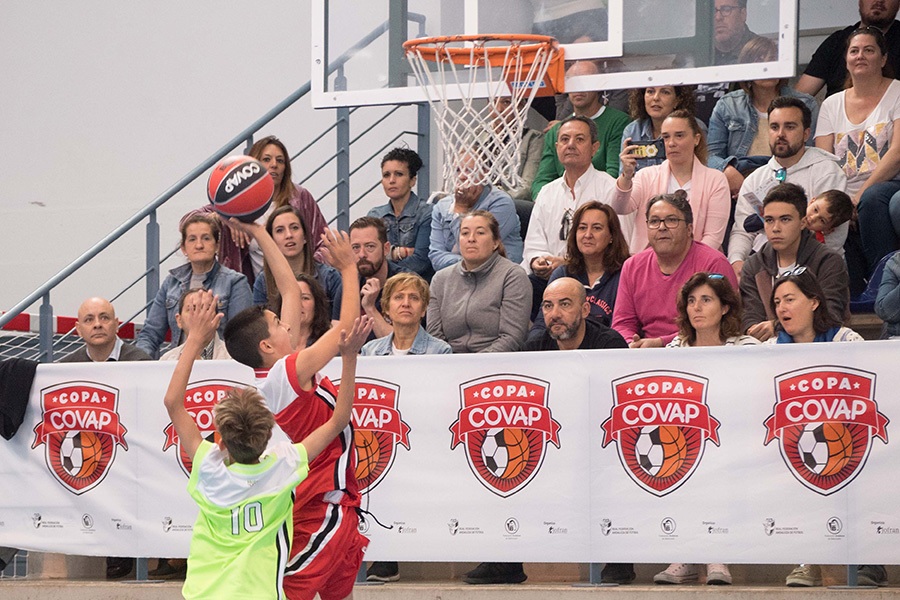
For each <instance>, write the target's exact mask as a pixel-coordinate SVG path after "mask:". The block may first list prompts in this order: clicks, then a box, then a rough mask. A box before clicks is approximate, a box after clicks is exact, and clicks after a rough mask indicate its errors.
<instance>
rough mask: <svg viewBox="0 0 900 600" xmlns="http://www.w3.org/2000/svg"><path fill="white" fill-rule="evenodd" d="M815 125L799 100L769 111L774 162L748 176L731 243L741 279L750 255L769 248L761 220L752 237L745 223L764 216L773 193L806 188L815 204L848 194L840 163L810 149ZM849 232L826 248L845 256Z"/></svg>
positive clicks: (829, 239)
mask: <svg viewBox="0 0 900 600" xmlns="http://www.w3.org/2000/svg"><path fill="white" fill-rule="evenodd" d="M811 119H812V114H811V113H810V110H809V107H808V106H806V105H805V104H804V103H803V102H801V101H800V100H798V99H797V98H791V97H788V96H781V97H779V98H776V99H775V100H773V101H772V103H771V104H770V105H769V149H770V150H771V151H772V158H771V159H769V162H768V163H766V164H765V165H763V166H762V167H760V168H758V169H756V170H755V171H754V172H753V173H751V174H750V175H748V176H747V179H745V180H744V183H743V185H741V191H740V194H739V195H738V201H737V206H736V207H735V210H734V226H733V227H732V229H731V236H730V237H729V238H728V262H730V263H731V265H732V267H733V268H734V272H735V273H737V275H738V277H740V274H741V268H742V267H743V266H744V261H745V260H747V257H748V256H750V252H751V250H756V251H758V250H759V249H760V248H762V246H763V244H765V243H766V235H765V232H764V231H762V217H761V216H760V218H759V221H758V226H759V229H755V230H753V231H752V232H747V230H746V229H745V221H746V220H747V218H748V217H752V216H753V215H761V214H762V202H763V199H764V198H765V197H766V194H767V193H768V191H769V190H771V189H772V188H773V187H775V186H776V185H778V184H779V183H794V184H796V185H799V186H800V187H802V188H803V190H804V191H805V192H806V197H807V198H809V199H810V202H811V201H812V199H813V198H815V197H816V196H818V195H819V194H821V193H822V192H825V191H828V190H840V191H842V192H844V191H846V189H847V176H846V175H845V174H844V172H843V171H842V170H841V168H840V167H839V166H838V159H837V157H836V156H834V155H833V154H831V153H829V152H825V151H824V150H820V149H819V148H808V147H806V145H805V144H806V140H808V139H809V130H810V125H811ZM804 214H805V213H804ZM752 221H756V219H752ZM848 228H849V223H844V224H842V225H839V226H838V227H837V228H836V229H834V230H833V231H831V232H830V233H827V234H826V235H825V246H826V247H828V248H829V249H830V250H833V251H835V252H837V253H838V254H841V255H843V253H844V250H843V248H844V241H845V240H846V239H847V231H848Z"/></svg>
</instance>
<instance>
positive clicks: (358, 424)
mask: <svg viewBox="0 0 900 600" xmlns="http://www.w3.org/2000/svg"><path fill="white" fill-rule="evenodd" d="M399 400H400V388H399V387H398V386H397V385H395V384H393V383H388V382H386V381H379V380H377V379H369V378H366V377H358V378H357V379H356V399H355V400H354V401H353V412H352V413H351V418H350V420H351V423H352V424H353V431H354V433H353V440H354V445H355V446H356V479H357V481H358V482H359V492H360V493H361V494H365V493H366V492H368V491H370V490H371V489H372V488H374V487H375V486H376V485H378V484H379V483H380V482H381V480H382V479H384V476H385V475H387V473H388V471H390V469H391V465H393V464H394V457H395V456H396V455H397V452H396V449H397V444H401V445H402V446H403V447H404V448H406V449H407V450H409V432H410V428H409V425H407V424H406V423H404V422H403V420H402V418H401V415H400V411H399Z"/></svg>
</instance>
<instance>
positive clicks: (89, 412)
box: [31, 381, 128, 495]
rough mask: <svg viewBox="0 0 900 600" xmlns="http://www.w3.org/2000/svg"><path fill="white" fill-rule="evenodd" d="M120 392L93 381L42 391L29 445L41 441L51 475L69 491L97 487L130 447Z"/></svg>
mask: <svg viewBox="0 0 900 600" xmlns="http://www.w3.org/2000/svg"><path fill="white" fill-rule="evenodd" d="M118 403H119V390H117V389H116V388H113V387H110V386H108V385H103V384H102V383H94V382H92V381H69V382H66V383H60V384H57V385H53V386H50V387H48V388H44V389H42V390H41V412H42V416H41V422H40V423H38V425H37V426H36V427H35V428H34V434H35V438H34V443H33V444H32V446H31V447H32V448H37V447H38V446H40V445H41V444H44V458H45V460H46V462H47V467H48V468H49V469H50V473H51V474H52V475H53V477H54V478H55V479H56V480H57V481H58V482H59V483H61V484H62V485H63V487H64V488H66V489H67V490H69V491H70V492H72V493H73V494H76V495H80V494H83V493H85V492H87V491H89V490H92V489H94V488H95V487H97V486H98V485H99V484H100V482H101V481H103V478H104V477H106V473H107V472H108V471H109V468H110V467H111V466H112V463H113V461H115V458H116V447H117V446H122V447H123V448H125V450H128V444H127V443H126V442H125V433H126V429H125V428H124V427H123V426H122V424H121V421H120V418H119V413H118Z"/></svg>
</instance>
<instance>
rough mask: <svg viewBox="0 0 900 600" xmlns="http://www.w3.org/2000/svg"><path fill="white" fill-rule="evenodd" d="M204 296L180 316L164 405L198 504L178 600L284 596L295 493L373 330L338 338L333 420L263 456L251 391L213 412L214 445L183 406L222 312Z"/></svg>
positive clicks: (342, 418)
mask: <svg viewBox="0 0 900 600" xmlns="http://www.w3.org/2000/svg"><path fill="white" fill-rule="evenodd" d="M216 307H217V298H216V297H215V296H213V294H212V293H211V292H200V293H197V294H192V295H191V297H190V302H189V303H185V306H184V309H183V310H182V319H183V320H185V321H187V323H188V327H187V328H186V329H188V331H189V334H188V338H187V342H186V343H185V347H184V351H183V352H182V354H181V358H180V359H179V360H178V364H177V365H176V366H175V371H174V373H173V374H172V380H171V382H170V383H169V388H168V390H167V391H166V397H165V405H166V409H167V410H168V412H169V417H170V418H171V419H172V423H173V425H174V426H175V431H176V433H177V434H178V438H179V441H180V443H181V448H182V450H183V451H184V453H185V454H186V455H187V456H189V457H191V459H192V461H193V468H192V470H191V478H190V482H189V483H188V492H189V493H190V494H191V497H192V498H193V499H194V500H195V501H196V502H197V504H198V505H199V507H200V514H199V515H198V516H197V521H196V522H195V524H194V531H193V535H192V537H191V551H190V557H189V559H188V572H187V579H186V580H185V584H184V588H183V589H182V593H183V595H184V597H185V598H187V599H192V598H234V599H238V598H239V599H250V598H253V599H256V598H260V599H262V598H282V597H283V594H282V574H283V571H284V563H285V561H286V560H287V558H288V554H289V550H290V545H291V533H292V531H293V527H292V509H293V493H294V488H295V487H296V486H297V484H299V483H300V482H301V481H303V480H304V479H305V478H306V474H307V472H308V471H309V463H310V462H311V461H312V460H313V459H314V458H315V457H316V456H318V454H319V453H320V452H321V451H322V450H323V449H324V448H325V447H326V446H327V445H328V444H329V443H331V441H332V440H333V439H334V438H335V436H337V435H338V433H340V432H341V431H342V430H343V429H344V428H345V427H346V426H347V423H349V421H350V411H351V408H352V404H353V391H354V389H355V386H354V379H355V374H356V356H357V354H358V352H359V349H360V347H361V346H362V344H363V343H364V342H365V340H366V337H367V336H368V334H369V331H370V330H371V325H370V324H369V323H368V319H367V318H366V317H362V318H361V319H357V320H356V321H355V322H354V327H353V329H352V331H350V332H346V331H341V335H340V344H339V348H340V354H341V361H342V373H341V381H342V385H341V391H340V392H339V393H338V396H337V400H336V403H335V407H334V414H333V415H332V417H331V418H330V419H329V420H328V421H327V422H326V423H325V424H323V425H322V426H320V427H319V428H317V429H316V430H315V431H313V432H312V433H310V434H309V435H308V436H307V437H306V438H304V439H303V441H302V442H301V443H299V444H290V443H288V442H281V443H278V444H274V445H273V446H272V447H271V448H269V449H268V451H267V450H266V446H267V445H268V442H269V439H270V438H271V436H272V427H273V426H274V424H275V419H274V416H273V415H272V413H271V411H270V410H269V409H268V408H267V407H266V406H265V404H264V403H263V401H262V397H261V396H260V395H259V393H258V392H257V391H256V390H255V389H253V388H244V389H238V388H235V389H233V390H232V391H231V392H230V393H229V394H228V395H227V396H226V397H225V398H223V399H222V401H221V402H219V404H218V405H217V406H216V409H215V425H216V431H217V432H218V434H219V436H220V438H221V439H220V441H219V442H218V443H217V444H212V443H210V442H208V441H205V440H204V439H203V437H202V436H201V434H200V430H199V429H198V428H197V425H196V423H195V422H194V420H193V419H192V418H191V416H190V415H189V414H188V412H187V410H185V408H184V396H185V391H186V388H187V385H188V381H189V379H190V375H191V369H192V366H193V363H194V360H196V359H197V358H199V356H200V353H201V352H202V351H203V348H205V347H206V345H207V344H208V343H209V341H210V340H211V339H212V336H213V335H215V332H216V329H217V328H218V324H219V320H220V319H221V317H222V315H221V314H217V313H216Z"/></svg>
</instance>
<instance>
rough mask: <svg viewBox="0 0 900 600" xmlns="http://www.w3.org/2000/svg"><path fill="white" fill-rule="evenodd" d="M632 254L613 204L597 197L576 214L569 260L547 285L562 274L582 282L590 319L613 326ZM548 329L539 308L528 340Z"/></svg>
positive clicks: (570, 239)
mask: <svg viewBox="0 0 900 600" xmlns="http://www.w3.org/2000/svg"><path fill="white" fill-rule="evenodd" d="M628 256H629V254H628V242H626V241H625V236H624V235H623V234H622V226H621V224H620V223H619V217H618V216H616V213H615V211H614V210H613V209H612V207H610V206H609V205H608V204H603V203H601V202H597V201H596V200H594V201H591V202H588V203H586V204H582V205H581V206H579V207H578V208H577V209H576V210H575V214H574V215H573V216H572V229H570V230H569V236H568V238H567V241H566V262H565V264H563V265H560V266H558V267H557V268H556V269H554V270H553V273H551V274H550V279H549V280H547V284H548V285H549V284H550V283H552V282H553V281H554V280H556V279H560V278H561V277H572V278H573V279H577V280H578V281H580V282H581V283H582V284H583V285H584V287H585V292H586V294H587V301H588V303H590V305H591V313H590V315H589V316H588V318H589V319H593V320H595V321H597V322H599V323H602V324H604V325H606V326H609V325H611V324H612V314H613V308H614V307H615V304H616V292H617V291H618V289H619V273H620V272H621V270H622V265H623V264H624V263H625V261H626V260H627V259H628ZM546 328H547V326H546V324H545V323H544V312H543V311H542V310H538V311H537V317H535V320H534V325H533V326H532V327H531V332H529V334H528V339H529V340H531V339H534V338H538V337H540V335H541V333H542V332H543V331H544V330H545V329H546Z"/></svg>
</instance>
